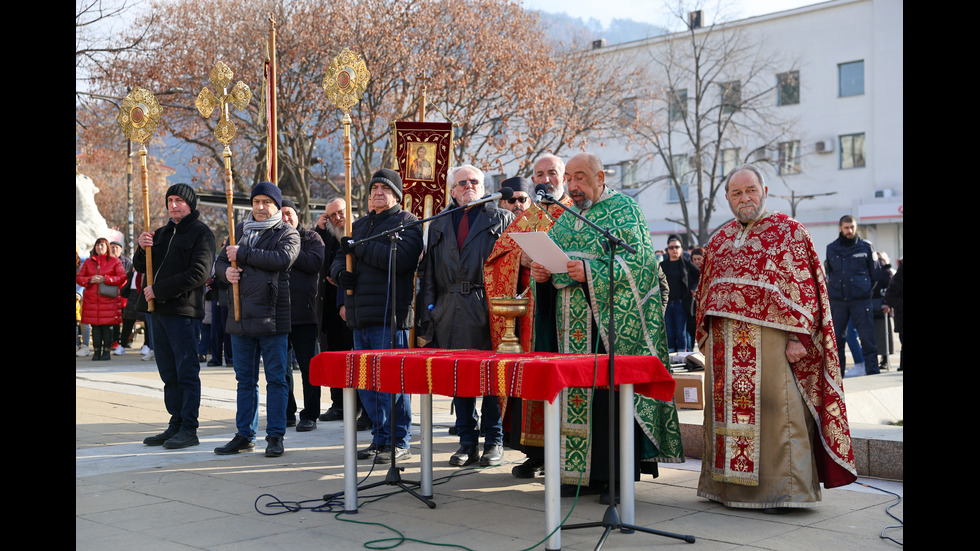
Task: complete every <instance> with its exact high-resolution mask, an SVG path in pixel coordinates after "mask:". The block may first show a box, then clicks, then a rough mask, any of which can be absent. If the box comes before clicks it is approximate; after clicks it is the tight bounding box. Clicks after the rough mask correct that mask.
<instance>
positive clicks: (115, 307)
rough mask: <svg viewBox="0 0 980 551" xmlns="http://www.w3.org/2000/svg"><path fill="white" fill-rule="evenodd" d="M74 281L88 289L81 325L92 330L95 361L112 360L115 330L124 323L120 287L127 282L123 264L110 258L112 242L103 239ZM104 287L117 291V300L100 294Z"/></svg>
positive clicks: (93, 249) (99, 240)
mask: <svg viewBox="0 0 980 551" xmlns="http://www.w3.org/2000/svg"><path fill="white" fill-rule="evenodd" d="M75 281H76V283H78V284H79V285H84V286H85V292H84V293H83V294H82V323H87V324H89V325H91V326H92V348H93V354H92V359H93V360H108V359H110V357H111V356H110V352H111V345H112V327H113V326H114V325H118V324H120V323H122V309H120V307H119V294H118V291H119V286H120V285H122V284H123V283H125V282H126V272H125V271H123V265H122V262H120V260H119V259H118V258H115V257H113V256H112V255H111V254H109V240H108V239H106V238H104V237H100V238H99V239H98V240H96V242H95V246H94V247H92V254H91V256H89V257H88V258H87V259H85V262H83V263H82V268H81V269H80V270H78V275H76V276H75ZM101 283H105V284H107V285H109V286H111V287H114V288H115V289H116V294H115V296H105V295H103V294H101V293H99V285H100V284H101Z"/></svg>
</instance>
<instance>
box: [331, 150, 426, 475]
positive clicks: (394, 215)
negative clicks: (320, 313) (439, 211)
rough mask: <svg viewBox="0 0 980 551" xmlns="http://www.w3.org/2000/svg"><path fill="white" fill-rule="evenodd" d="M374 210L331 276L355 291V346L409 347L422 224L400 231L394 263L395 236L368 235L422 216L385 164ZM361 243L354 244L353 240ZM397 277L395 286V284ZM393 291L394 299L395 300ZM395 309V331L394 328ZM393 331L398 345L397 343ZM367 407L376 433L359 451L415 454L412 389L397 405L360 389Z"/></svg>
mask: <svg viewBox="0 0 980 551" xmlns="http://www.w3.org/2000/svg"><path fill="white" fill-rule="evenodd" d="M370 189H371V196H370V200H369V203H368V204H369V206H370V208H371V212H369V213H368V215H367V216H364V217H362V218H360V219H359V220H357V221H356V222H354V225H353V227H352V231H351V239H348V238H345V239H343V240H342V241H341V251H340V252H339V253H338V254H337V257H336V258H335V259H334V263H333V266H332V267H331V269H330V274H331V278H332V279H333V280H334V281H336V282H337V284H338V285H339V286H340V287H341V288H342V289H350V290H353V291H354V293H353V295H347V296H346V297H344V311H345V314H344V315H345V317H346V320H347V325H348V326H350V327H351V328H352V329H353V330H354V349H355V350H383V349H389V348H408V333H409V329H410V328H411V327H412V323H413V319H414V318H413V312H412V300H413V298H414V296H415V269H416V268H417V267H418V263H419V257H420V256H421V255H422V228H421V227H420V226H418V225H415V226H412V227H411V228H408V229H405V230H404V231H401V232H399V237H400V239H399V240H398V242H397V245H398V246H397V254H396V255H395V258H394V265H392V259H391V245H392V241H391V239H390V238H389V237H381V238H378V239H374V240H371V241H364V240H365V239H367V238H369V237H371V236H375V235H378V234H380V233H383V232H385V231H388V230H391V229H394V228H397V227H399V226H400V225H403V224H410V223H412V222H415V221H417V220H418V218H417V217H416V216H415V215H413V214H412V213H410V212H406V211H404V210H402V208H401V206H400V205H399V202H401V199H402V179H401V177H400V176H399V175H398V173H397V172H395V171H394V170H390V169H387V168H382V169H381V170H379V171H377V172H375V173H374V176H373V177H372V178H371V188H370ZM353 242H356V243H358V244H357V246H356V247H351V245H350V244H351V243H353ZM347 254H351V255H353V257H354V262H353V267H352V270H351V271H347V266H346V263H347V259H346V255H347ZM390 281H393V282H394V289H392V284H391V283H389V282H390ZM392 291H394V295H395V296H394V300H392V296H391V295H392ZM392 311H394V331H393V330H392V320H391V316H392ZM392 336H394V339H395V340H394V343H393V344H394V346H393V347H392ZM358 394H359V395H360V397H361V402H363V404H364V410H365V411H366V412H367V414H368V415H369V416H370V417H371V421H373V422H374V428H373V429H372V430H371V432H372V434H373V435H374V438H373V440H372V443H371V445H370V446H368V448H367V449H366V450H361V451H360V452H358V457H359V458H360V459H368V458H370V457H372V456H374V460H375V462H376V463H385V462H388V461H390V458H391V446H394V447H395V458H396V459H402V458H407V457H410V456H411V453H410V452H409V448H408V445H409V441H410V439H411V436H412V433H411V430H410V429H411V423H412V407H411V398H410V396H409V395H408V394H396V395H395V396H394V398H395V399H394V403H395V409H394V411H392V408H391V395H390V394H388V393H382V392H376V391H370V390H361V391H359V392H358ZM392 415H394V416H395V434H394V435H392V434H390V432H391V427H390V423H391V421H390V419H391V416H392Z"/></svg>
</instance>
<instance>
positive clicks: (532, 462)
mask: <svg viewBox="0 0 980 551" xmlns="http://www.w3.org/2000/svg"><path fill="white" fill-rule="evenodd" d="M510 474H512V475H514V476H515V477H517V478H534V477H536V476H538V475H543V474H544V461H543V460H541V459H535V458H533V457H528V458H527V460H525V461H524V462H523V463H521V464H520V465H518V466H516V467H514V468H513V469H511V471H510Z"/></svg>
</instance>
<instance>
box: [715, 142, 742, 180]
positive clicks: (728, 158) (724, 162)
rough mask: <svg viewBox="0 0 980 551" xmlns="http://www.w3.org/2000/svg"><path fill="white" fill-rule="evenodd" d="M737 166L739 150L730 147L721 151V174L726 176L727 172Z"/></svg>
mask: <svg viewBox="0 0 980 551" xmlns="http://www.w3.org/2000/svg"><path fill="white" fill-rule="evenodd" d="M738 165H739V150H738V148H737V147H731V148H728V149H722V150H721V167H720V168H721V174H722V176H727V175H728V173H729V172H731V171H732V170H734V169H735V167H737V166H738Z"/></svg>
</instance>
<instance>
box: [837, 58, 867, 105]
mask: <svg viewBox="0 0 980 551" xmlns="http://www.w3.org/2000/svg"><path fill="white" fill-rule="evenodd" d="M837 80H838V89H839V92H838V94H839V95H840V97H842V98H843V97H847V96H860V95H862V94H864V60H861V61H852V62H850V63H841V64H839V65H838V66H837Z"/></svg>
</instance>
